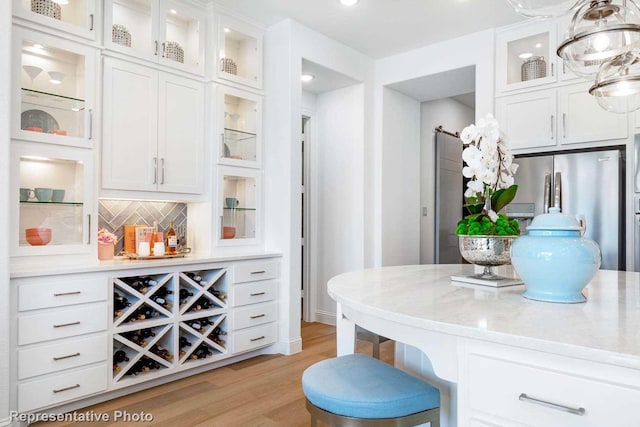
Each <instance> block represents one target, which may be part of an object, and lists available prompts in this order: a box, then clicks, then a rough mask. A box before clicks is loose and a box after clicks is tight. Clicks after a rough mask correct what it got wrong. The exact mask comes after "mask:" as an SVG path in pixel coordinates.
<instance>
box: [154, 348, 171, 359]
mask: <svg viewBox="0 0 640 427" xmlns="http://www.w3.org/2000/svg"><path fill="white" fill-rule="evenodd" d="M151 352H152V353H154V354H157V355H158V356H160V357H162V358H163V359H164V360H168V361H171V360H173V355H172V354H171V353H169V350H167V349H166V348H163V347H161V346H159V345H157V344H155V345H154V346H153V347H152V348H151Z"/></svg>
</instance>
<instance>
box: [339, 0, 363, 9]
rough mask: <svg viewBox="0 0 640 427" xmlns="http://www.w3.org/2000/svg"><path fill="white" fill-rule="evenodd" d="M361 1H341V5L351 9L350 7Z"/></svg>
mask: <svg viewBox="0 0 640 427" xmlns="http://www.w3.org/2000/svg"><path fill="white" fill-rule="evenodd" d="M359 1H360V0H340V3H341V4H342V5H343V6H347V7H349V6H353V5H354V4H356V3H358V2H359Z"/></svg>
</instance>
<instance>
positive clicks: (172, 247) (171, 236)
mask: <svg viewBox="0 0 640 427" xmlns="http://www.w3.org/2000/svg"><path fill="white" fill-rule="evenodd" d="M166 246H167V255H175V254H177V253H178V234H177V233H176V230H175V228H173V220H172V219H171V220H169V230H167V237H166Z"/></svg>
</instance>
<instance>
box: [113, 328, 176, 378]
mask: <svg viewBox="0 0 640 427" xmlns="http://www.w3.org/2000/svg"><path fill="white" fill-rule="evenodd" d="M172 331H173V325H172V324H167V325H162V326H157V327H152V328H142V329H132V330H127V331H122V332H119V333H117V334H114V336H113V380H114V382H119V381H121V380H124V379H127V378H129V377H139V376H141V375H146V374H153V373H156V372H159V371H163V370H166V369H168V368H171V367H173V359H174V357H173V348H174V346H173V334H172Z"/></svg>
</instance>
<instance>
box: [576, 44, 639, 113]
mask: <svg viewBox="0 0 640 427" xmlns="http://www.w3.org/2000/svg"><path fill="white" fill-rule="evenodd" d="M589 93H590V94H591V95H593V96H595V97H596V100H597V101H598V105H600V106H601V107H602V108H604V109H605V110H607V111H610V112H612V113H621V114H623V113H628V112H631V111H635V110H637V109H639V108H640V58H639V57H638V52H637V51H634V52H628V53H626V54H624V55H620V56H617V57H616V58H614V59H612V60H611V61H608V62H605V63H604V64H602V66H601V67H600V71H598V74H597V75H596V81H595V83H594V85H593V86H591V88H590V89H589Z"/></svg>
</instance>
